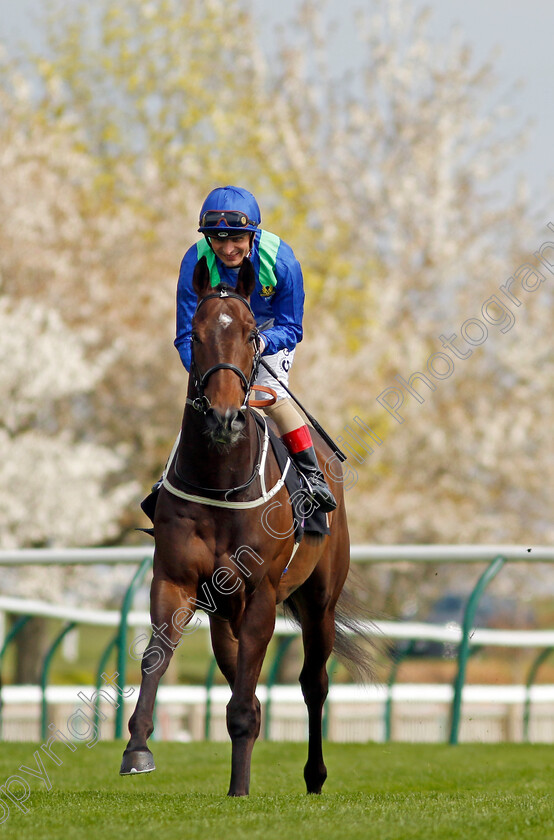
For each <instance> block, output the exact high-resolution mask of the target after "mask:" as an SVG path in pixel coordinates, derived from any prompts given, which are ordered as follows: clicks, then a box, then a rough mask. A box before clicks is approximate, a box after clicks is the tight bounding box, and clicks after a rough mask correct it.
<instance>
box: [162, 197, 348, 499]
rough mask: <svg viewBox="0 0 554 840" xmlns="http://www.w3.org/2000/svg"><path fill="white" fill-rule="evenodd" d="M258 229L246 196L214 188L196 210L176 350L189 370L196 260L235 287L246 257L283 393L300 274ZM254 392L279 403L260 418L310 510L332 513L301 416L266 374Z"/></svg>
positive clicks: (294, 340) (296, 326)
mask: <svg viewBox="0 0 554 840" xmlns="http://www.w3.org/2000/svg"><path fill="white" fill-rule="evenodd" d="M260 222H261V214H260V208H259V206H258V202H257V201H256V199H255V198H254V196H253V195H252V193H250V192H248V190H245V189H242V188H239V187H231V186H228V187H218V188H217V189H215V190H212V192H211V193H210V194H209V195H208V197H207V198H206V200H205V201H204V204H203V205H202V209H201V210H200V227H199V228H198V232H199V233H203V234H204V239H203V240H201V241H200V242H197V243H196V244H195V245H193V246H192V247H191V248H189V250H188V251H187V253H186V254H185V256H184V257H183V261H182V263H181V270H180V272H179V283H178V286H177V337H176V339H175V346H176V348H177V350H178V351H179V355H180V357H181V361H182V362H183V365H184V366H185V368H186V369H187V370H190V364H191V335H192V326H191V325H192V318H193V315H194V312H195V309H196V304H197V297H196V292H195V291H194V289H193V287H192V276H193V272H194V267H195V265H196V263H197V262H198V260H199V259H201V257H203V256H205V257H206V258H207V261H208V267H209V269H210V276H211V283H212V286H217V285H218V283H225V284H227V285H228V286H231V287H234V286H235V285H236V283H237V277H238V272H239V269H240V266H241V265H242V262H243V260H244V259H245V257H248V258H249V259H250V260H251V261H252V265H253V266H254V270H255V273H256V286H255V288H254V291H253V292H252V295H251V298H250V305H251V307H252V310H253V312H254V316H255V318H256V323H257V324H258V326H261V325H262V324H263V332H261V333H260V349H261V352H262V355H263V357H264V358H265V360H266V361H267V362H268V364H269V365H270V366H271V368H272V369H273V370H274V371H275V373H276V374H277V375H278V376H279V378H280V379H281V381H282V382H284V383H285V385H288V379H289V372H290V369H291V367H292V363H293V360H294V353H295V348H296V345H297V344H298V342H299V341H302V315H303V312H304V281H303V278H302V269H301V268H300V263H299V262H298V260H297V259H296V257H295V256H294V253H293V251H292V249H291V248H290V247H289V245H287V244H286V242H283V241H282V240H281V239H279V237H278V236H275V234H273V233H269V232H268V231H265V230H261V229H260V227H259V225H260ZM256 384H257V385H269V386H271V387H272V388H273V389H274V391H275V392H276V393H277V402H275V403H274V404H273V405H272V406H268V407H266V408H265V409H264V411H265V413H266V414H267V415H268V416H269V417H271V419H272V420H274V421H275V423H276V425H277V428H278V429H279V432H280V434H281V438H282V440H283V442H284V444H285V445H286V447H287V449H288V451H289V454H290V456H291V458H292V460H293V461H294V463H295V464H296V466H297V467H298V469H299V470H300V472H301V473H302V474H303V476H304V478H305V479H306V482H307V484H308V488H309V490H310V493H311V496H312V499H313V500H314V502H315V503H316V504H317V506H318V507H319V508H320V509H321V510H322V511H324V512H328V511H331V510H334V509H335V508H336V501H335V498H334V496H333V494H332V493H331V491H330V489H329V487H328V486H327V484H326V482H325V478H324V477H323V473H322V472H321V470H320V469H319V465H318V462H317V458H316V454H315V450H314V446H313V443H312V438H311V435H310V430H309V428H308V426H307V425H306V424H305V422H304V420H303V418H302V416H301V415H300V414H299V413H298V411H297V409H296V408H295V407H294V405H293V403H292V400H291V399H290V397H289V395H288V394H287V392H286V391H285V390H284V388H282V387H281V386H280V385H279V383H278V382H277V381H276V380H274V379H273V377H272V376H271V375H270V374H269V373H268V372H267V371H266V370H265V368H263V367H260V371H259V373H258V377H257V379H256V382H255V385H256ZM255 385H254V388H255Z"/></svg>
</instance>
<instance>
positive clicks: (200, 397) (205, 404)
mask: <svg viewBox="0 0 554 840" xmlns="http://www.w3.org/2000/svg"><path fill="white" fill-rule="evenodd" d="M213 298H219V299H220V300H221V299H224V298H235V299H236V300H240V302H241V303H243V304H244V305H245V306H246V308H247V309H248V311H249V312H250V314H251V315H252V317H253V318H254V320H255V316H254V313H253V312H252V307H251V306H250V304H249V303H248V301H247V300H245V298H243V297H241V295H237V294H236V293H235V292H232V291H229V290H228V289H227V287H226V286H222V288H221V289H220V290H219V291H218V292H214V293H213V294H210V295H206V297H204V298H202V299H201V300H199V301H198V305H197V307H196V310H195V312H194V316H193V320H194V318H195V317H196V315H197V313H198V310H199V309H200V307H201V306H203V305H204V304H205V303H206V301H207V300H212V299H213ZM254 341H255V350H254V360H253V363H252V372H251V374H250V379H247V378H246V376H245V374H244V372H243V371H242V370H241V369H240V368H239V367H237V366H236V365H231V364H228V363H227V362H221V363H220V364H218V365H213V367H211V368H208V370H207V371H206V372H205V373H203V374H202V373H200V371H199V370H198V366H197V364H196V359H195V358H194V341H193V339H192V336H191V365H190V372H191V376H192V378H193V380H194V385H195V388H196V394H197V396H196V397H195V398H194V399H193V400H191V399H188V398H187V403H188V404H189V405H192V407H193V408H194V409H195V410H196V411H199V412H200V413H201V414H206V412H207V411H208V409H209V408H210V407H211V403H210V400H209V398H208V397H207V396H206V394H205V393H204V389H205V387H206V383H207V382H208V379H209V378H210V376H211V375H212V373H215V372H216V371H218V370H232V371H233V373H236V375H237V376H238V377H239V379H240V381H241V382H242V386H243V388H244V402H243V404H242V405H241V407H240V411H244V410H245V409H246V408H247V407H248V398H249V396H250V391H251V390H252V386H253V385H254V381H255V379H256V377H257V375H258V368H259V366H260V356H261V354H260V334H259V332H258V330H257V329H256V335H255V339H254Z"/></svg>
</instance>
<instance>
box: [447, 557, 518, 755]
mask: <svg viewBox="0 0 554 840" xmlns="http://www.w3.org/2000/svg"><path fill="white" fill-rule="evenodd" d="M505 563H506V560H505V559H504V558H503V557H496V558H495V559H494V560H493V561H492V563H491V564H490V565H489V566H488V568H487V569H485V571H484V572H483V574H482V575H481V577H480V578H479V580H478V581H477V583H476V584H475V587H474V589H473V592H472V593H471V595H470V596H469V598H468V602H467V604H466V608H465V613H464V622H463V626H462V640H461V642H460V647H459V648H458V673H457V675H456V680H455V682H454V697H453V699H452V715H451V724H450V739H449V742H450V744H457V743H458V734H459V731H460V716H461V711H462V692H463V690H464V682H465V675H466V665H467V660H468V655H469V640H470V633H471V630H472V628H473V621H474V619H475V612H476V610H477V607H478V606H479V601H480V599H481V595H482V594H483V592H484V591H485V589H486V588H487V586H488V585H489V583H490V582H491V580H492V579H493V578H494V577H496V575H497V574H498V572H499V571H500V569H501V568H502V567H503V566H504V564H505Z"/></svg>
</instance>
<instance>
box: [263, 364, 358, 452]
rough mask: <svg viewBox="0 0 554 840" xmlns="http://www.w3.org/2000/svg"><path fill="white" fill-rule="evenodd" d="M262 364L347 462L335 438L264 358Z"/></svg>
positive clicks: (324, 438)
mask: <svg viewBox="0 0 554 840" xmlns="http://www.w3.org/2000/svg"><path fill="white" fill-rule="evenodd" d="M260 364H261V365H263V367H264V368H265V369H266V370H267V372H268V373H270V374H271V375H272V377H273V378H274V379H276V380H277V382H278V383H279V385H281V387H282V388H284V389H285V391H286V392H287V394H289V395H290V396H291V397H292V399H293V400H294V402H295V403H296V405H298V406H299V407H300V408H301V409H302V411H303V412H304V414H305V415H306V417H307V418H308V420H309V421H310V423H311V424H312V426H313V427H314V429H315V430H316V432H319V434H320V435H321V437H322V438H323V440H324V441H325V443H327V444H328V445H329V446H330V447H331V449H332V450H333V452H334V453H335V455H336V456H337V458H338V459H339V461H346V459H347V458H348V455H345V454H344V452H342V450H341V449H339V447H338V445H337V444H336V443H335V441H334V440H333V438H332V437H331V436H330V435H328V434H327V432H326V431H325V429H324V428H323V427H322V426H321V425H320V424H319V423H318V422H317V420H316V419H315V417H312V415H311V414H310V413H309V412H308V411H306V409H305V408H304V406H303V405H302V403H301V402H300V400H299V399H297V398H296V397H295V396H294V394H293V393H292V391H291V390H289V388H287V386H286V385H285V383H284V382H281V380H280V379H279V377H278V376H277V374H276V373H275V371H274V370H273V368H271V367H270V365H268V363H267V362H266V361H265V359H263V358H261V359H260Z"/></svg>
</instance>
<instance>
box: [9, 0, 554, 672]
mask: <svg viewBox="0 0 554 840" xmlns="http://www.w3.org/2000/svg"><path fill="white" fill-rule="evenodd" d="M553 25H554V8H553V7H552V6H551V5H550V4H548V3H546V2H536V0H535V2H531V3H529V2H527V3H525V4H524V3H523V2H520V0H510V2H499V1H498V0H495V1H494V2H489V3H487V4H486V5H484V4H482V3H478V2H475V0H471V2H464V3H462V2H458V1H456V2H451V3H449V4H444V3H440V2H438V0H435V2H432V3H428V4H424V3H422V2H409V0H406V2H400V0H394V2H393V1H392V0H390V2H384V1H383V0H367V2H364V3H361V2H360V3H355V2H352V3H350V2H347V3H344V2H341V3H339V2H338V0H328V2H325V3H321V2H318V3H315V2H302V0H286V2H285V0H282V2H281V3H279V4H274V3H272V2H270V0H263V1H260V2H256V3H254V2H248V0H244V1H241V0H226V2H220V0H202V2H200V0H198V1H197V0H180V2H178V1H177V0H151V2H144V3H137V2H135V0H109V2H108V0H96V2H95V3H94V4H84V3H79V2H75V0H71V2H69V0H65V2H64V3H56V2H52V3H43V2H38V0H19V2H16V1H15V0H1V8H0V78H1V82H0V359H1V362H2V364H1V366H0V401H1V404H2V407H3V410H2V416H1V418H0V511H1V522H2V527H1V529H0V548H2V549H14V548H24V547H57V546H65V547H68V546H92V545H99V546H100V545H133V544H139V543H141V542H142V541H143V535H141V534H139V533H137V532H136V531H135V529H136V528H137V527H140V526H145V525H146V524H147V523H146V521H145V519H144V517H143V515H142V514H141V512H140V509H139V502H140V500H141V498H142V497H143V496H144V495H145V494H146V492H147V491H148V490H149V487H150V485H151V484H152V482H153V481H154V480H155V479H157V478H158V476H159V474H160V472H161V469H162V468H163V466H164V463H165V461H166V458H167V456H168V454H169V451H170V448H171V444H172V442H173V440H174V438H175V435H176V432H177V430H178V427H179V424H180V418H181V413H182V410H183V404H184V397H185V392H186V373H185V371H184V369H183V368H182V367H181V364H180V361H179V358H178V355H177V352H176V351H175V350H174V348H173V338H174V299H175V289H176V280H177V274H178V269H179V264H180V260H181V258H182V255H183V254H184V252H185V250H186V249H187V248H188V247H189V245H190V244H192V242H194V241H196V239H197V234H196V227H197V214H198V209H199V207H200V205H201V202H202V200H203V198H204V196H205V195H206V194H207V193H208V191H209V190H211V189H212V188H213V187H214V186H217V185H223V184H227V183H231V184H232V183H236V184H239V185H242V186H245V187H247V188H248V189H250V190H251V191H252V192H253V193H254V194H255V195H256V196H257V198H258V200H259V203H260V205H261V208H262V224H263V226H264V227H265V228H267V229H269V230H272V231H274V232H276V233H278V234H279V235H280V236H281V237H282V238H283V239H285V240H286V241H287V242H289V244H290V245H291V246H292V247H293V249H294V251H295V253H296V255H297V256H298V258H299V259H300V261H301V263H302V267H303V271H304V277H305V284H306V293H307V295H306V314H305V338H304V341H303V343H302V344H301V346H300V348H299V352H298V354H297V357H296V363H295V368H294V371H293V378H292V387H293V390H294V391H295V392H297V394H298V396H299V398H300V399H301V400H302V401H303V402H305V404H306V406H308V407H309V409H310V411H311V412H312V413H313V414H314V415H315V416H316V417H317V418H318V419H319V421H320V422H321V423H322V425H323V426H324V427H325V428H326V429H327V430H328V431H329V433H330V434H331V435H332V436H333V437H335V438H336V439H339V438H342V442H343V443H346V444H348V447H349V449H348V452H349V460H348V462H347V470H348V473H347V474H348V476H349V480H348V484H347V486H348V492H347V503H348V510H349V517H350V523H351V536H352V541H353V542H354V543H376V544H388V543H391V544H392V543H394V544H427V543H447V544H459V543H462V544H477V543H485V544H496V543H517V544H522V545H523V544H525V545H529V546H530V547H531V546H533V545H539V544H552V542H553V539H554V527H553V523H552V516H551V511H552V502H553V479H552V476H553V472H554V471H553V466H554V463H553V461H554V452H553V443H552V432H551V418H552V415H553V403H554V389H553V388H552V380H553V371H554V348H553V343H552V327H551V313H552V297H553V296H552V283H551V274H549V273H548V270H547V269H545V268H544V265H542V267H541V268H539V270H540V271H542V272H543V278H544V282H543V281H541V280H540V276H539V275H536V274H533V271H534V270H535V268H536V267H537V266H540V265H541V264H540V262H538V260H537V257H536V252H537V251H538V249H539V248H540V247H541V246H542V245H543V244H544V243H545V242H547V241H548V240H554V230H549V229H548V228H547V223H548V222H552V223H554V211H552V194H553V182H552V176H553V174H554V162H553V159H552V155H551V150H552V142H551V140H552V131H553V128H554V126H553V115H552V110H551V108H550V107H548V106H549V103H551V102H552V99H553V90H552V87H553V85H554V81H553V79H554V74H553V73H552V55H551V49H550V44H549V42H548V38H549V33H551V32H552V26H553ZM553 247H554V246H553ZM549 253H550V259H552V255H553V253H554V252H553V251H550V252H549ZM534 254H535V256H533V255H534ZM553 262H554V260H553ZM525 266H526V268H525ZM530 276H531V277H532V278H533V280H532V281H531V280H529V279H528V278H529V277H530ZM510 277H513V278H514V280H513V281H512V282H513V285H512V286H511V289H512V294H513V295H515V297H516V302H514V300H513V299H511V300H510V299H508V298H507V297H506V296H505V295H504V296H503V295H502V293H501V291H500V287H501V286H503V285H504V286H505V284H506V283H507V281H508V280H509V278H510ZM526 278H527V289H531V287H533V290H526V287H525V279H526ZM537 278H538V279H537ZM522 280H523V284H522ZM492 296H496V299H497V301H498V300H501V301H502V305H503V307H504V309H502V307H501V306H499V305H498V303H496V302H495V303H493V304H491V306H492V309H491V310H489V311H490V312H492V313H494V316H493V318H492V320H491V321H489V322H488V324H487V327H488V334H487V336H486V339H484V340H482V341H480V342H479V344H478V343H477V341H476V342H475V344H473V345H472V346H471V350H472V352H471V355H470V356H468V357H467V359H461V358H459V357H458V356H457V355H455V354H454V353H453V352H451V354H450V356H451V360H452V362H453V366H454V370H453V372H452V373H451V375H448V377H445V378H436V379H434V380H433V384H434V386H435V388H434V390H431V389H430V388H429V387H428V386H426V385H425V384H422V383H421V381H420V382H419V385H418V393H419V395H420V396H419V399H418V397H417V396H414V395H413V394H410V393H409V392H408V391H406V390H405V391H404V397H405V402H404V405H403V407H402V417H403V422H402V423H399V422H398V420H397V419H395V418H394V417H393V416H392V414H391V413H390V412H389V411H387V410H385V408H384V407H383V405H382V403H379V402H378V401H377V398H378V397H379V395H381V394H382V393H383V392H384V391H385V390H386V389H388V388H391V387H397V388H398V387H399V385H398V380H397V379H396V377H399V376H400V377H402V378H403V379H404V381H407V380H409V378H410V377H411V375H412V374H413V373H414V372H416V371H422V372H424V373H425V374H426V375H427V377H429V373H428V368H427V363H428V360H429V358H430V356H431V355H432V354H434V353H438V352H442V351H444V346H443V342H442V340H441V339H440V336H445V337H447V338H449V337H451V336H452V335H454V334H456V336H457V339H456V340H457V342H458V344H457V345H456V346H457V347H462V346H464V347H469V345H467V344H464V343H463V341H462V339H461V337H460V336H461V335H462V334H464V330H463V329H462V325H465V324H466V322H467V321H468V319H474V321H473V323H474V326H475V319H477V320H478V321H480V322H482V323H484V319H483V315H482V307H483V305H484V304H485V302H486V301H488V300H490V298H491V297H492ZM495 307H496V308H495ZM506 310H507V311H508V312H511V316H508V315H507V314H506ZM511 319H512V320H511ZM494 320H496V322H497V323H496V325H494V323H493V321H494ZM508 323H510V324H511V326H508ZM502 325H503V326H502ZM468 330H469V328H467V330H466V334H469V332H468ZM472 335H474V336H475V335H476V333H472ZM437 369H438V368H437ZM355 418H359V419H360V420H362V421H363V423H365V424H366V426H368V427H370V428H371V429H372V430H373V432H374V433H375V434H376V435H377V436H378V437H379V439H380V440H381V444H380V445H379V446H375V445H374V447H373V448H374V451H373V452H371V453H368V451H367V449H366V448H364V446H363V445H362V444H363V441H364V440H365V441H369V439H368V438H367V437H366V438H363V437H362V442H360V440H357V439H356V438H354V437H353V435H352V434H351V432H352V430H353V429H354V430H357V431H358V433H359V427H356V426H355V425H353V424H354V419H355ZM551 569H552V567H551V566H550V567H549V566H546V565H538V564H537V565H535V566H533V565H531V566H530V565H526V566H524V567H518V566H511V567H510V569H508V570H505V571H504V572H503V573H502V575H500V576H499V578H498V579H497V580H495V582H494V585H493V588H492V597H493V599H496V601H495V603H493V604H492V606H490V609H489V613H488V617H487V619H486V620H487V621H488V622H489V624H491V623H493V622H495V621H496V623H497V625H499V626H502V625H503V624H504V625H506V622H509V623H511V625H512V626H522V627H523V626H535V627H541V626H542V627H547V626H549V625H550V626H551V625H552V607H551V604H552V595H553V594H554V582H553V575H552V571H551ZM468 574H469V573H468V571H467V568H465V569H464V568H461V569H460V568H456V567H450V566H449V567H448V568H444V567H442V568H441V571H440V574H437V569H436V568H431V567H429V566H426V565H423V564H420V565H419V566H417V567H416V568H414V567H410V568H406V567H404V566H402V567H399V566H395V567H394V568H393V567H391V568H388V567H379V568H377V567H364V569H362V571H361V575H362V580H363V583H362V585H361V586H360V587H359V594H360V597H361V598H362V601H364V603H365V605H366V606H367V609H368V611H369V612H370V613H371V614H372V615H373V616H376V617H394V618H408V617H411V618H413V617H418V618H425V617H427V616H429V615H432V614H433V610H435V611H436V609H439V612H440V603H441V599H442V598H443V597H445V596H446V595H448V594H449V593H451V594H454V595H459V594H460V593H461V594H462V595H463V594H464V593H465V594H467V593H468V592H469V590H470V589H471V586H472V585H473V583H474V579H473V578H474V576H473V575H472V576H471V577H472V579H471V580H469V579H468ZM128 578H129V569H128V567H127V568H125V567H122V568H119V567H115V568H114V567H112V568H110V569H109V570H107V569H106V570H104V571H102V572H99V571H98V569H88V570H83V569H80V570H79V571H78V572H77V570H75V569H71V568H70V569H68V568H65V569H59V568H58V569H53V568H48V569H44V568H42V569H40V568H29V567H24V568H20V569H18V568H15V567H14V568H11V569H6V570H3V572H2V583H1V585H0V589H1V592H2V594H6V595H14V596H27V597H34V598H40V599H45V600H51V601H54V602H56V603H59V602H62V601H63V602H65V603H70V604H74V605H86V606H110V605H114V604H116V603H119V601H120V599H121V593H122V592H123V591H124V587H125V586H126V584H127V582H128ZM145 598H146V596H145V595H144V596H143V600H145ZM495 604H496V606H495ZM437 605H438V606H437ZM510 605H511V606H510ZM50 626H51V625H49V624H47V623H46V620H44V619H36V620H34V621H33V622H31V623H30V625H29V626H28V627H27V628H26V629H25V631H24V632H23V633H21V634H20V641H19V643H18V645H19V654H18V658H17V661H16V660H14V662H13V666H10V673H11V677H9V678H10V679H14V680H16V681H19V682H29V681H33V680H35V679H36V678H37V677H36V668H37V664H36V663H37V662H38V661H39V654H40V651H41V650H44V645H45V643H46V641H47V638H48V634H49V632H50V630H49V629H48V628H49V627H50ZM100 642H101V640H99V641H98V645H100ZM88 644H89V642H87V645H88ZM197 644H198V645H199V644H200V642H194V643H193V648H192V649H193V650H194V649H195V648H194V645H197ZM202 644H203V642H202ZM94 645H95V649H96V646H97V645H96V641H94ZM25 650H26V651H27V652H29V651H31V654H30V655H29V656H27V657H25V656H24V651H25ZM85 650H86V646H85ZM68 651H69V647H68ZM94 655H95V656H96V653H95V654H94ZM204 655H205V651H204V650H203V649H202V657H204ZM523 655H524V654H523V653H519V654H517V655H512V654H511V653H510V652H509V651H508V652H506V655H505V656H504V659H502V656H503V655H501V654H496V655H495V656H496V661H497V665H498V669H499V670H498V673H499V675H500V677H499V679H500V680H501V681H502V680H507V681H510V680H511V679H512V678H516V679H521V675H522V673H523V669H524V666H523V664H522V663H521V661H520V660H521V657H522V656H523ZM91 657H92V654H91ZM498 657H500V659H498ZM447 658H448V657H447ZM74 661H76V662H77V663H78V664H75V665H71V660H70V659H68V660H67V662H66V665H64V666H63V668H61V669H60V673H59V675H58V676H59V678H60V679H62V680H72V679H74V678H75V676H76V671H79V680H82V679H83V680H84V677H85V673H92V671H91V669H92V664H91V665H90V667H89V666H88V665H83V663H86V662H87V661H88V660H87V659H86V656H85V658H84V659H83V657H80V658H78V659H77V660H74ZM180 661H181V660H180ZM197 661H198V662H200V659H198V660H197V659H196V654H194V655H193V656H192V657H189V658H188V659H187V660H186V661H185V660H184V659H182V661H181V664H180V665H176V666H175V668H176V669H179V670H180V671H181V672H182V673H181V674H180V676H181V678H183V679H186V680H188V681H195V680H197V679H198V670H202V669H204V668H205V665H204V663H205V659H202V663H203V664H201V665H197V664H196V663H197ZM477 661H478V660H477V659H475V662H477ZM18 662H19V665H18V664H17V663H18ZM90 662H91V663H92V658H91V660H90ZM441 667H442V666H441ZM448 667H449V666H448V663H446V668H447V669H448ZM483 667H484V670H485V671H486V670H487V669H488V668H489V667H490V665H489V664H488V663H485V665H484V666H483ZM83 668H84V672H83ZM437 678H438V679H443V677H441V676H440V674H439V675H438V677H437ZM450 678H451V677H450V673H449V672H448V673H447V674H446V676H445V677H444V679H445V680H447V679H450ZM476 678H477V677H476Z"/></svg>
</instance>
